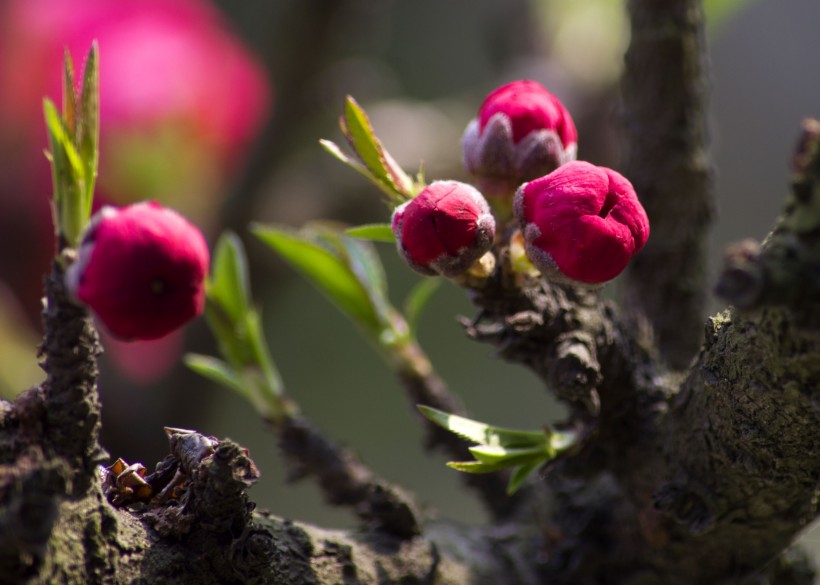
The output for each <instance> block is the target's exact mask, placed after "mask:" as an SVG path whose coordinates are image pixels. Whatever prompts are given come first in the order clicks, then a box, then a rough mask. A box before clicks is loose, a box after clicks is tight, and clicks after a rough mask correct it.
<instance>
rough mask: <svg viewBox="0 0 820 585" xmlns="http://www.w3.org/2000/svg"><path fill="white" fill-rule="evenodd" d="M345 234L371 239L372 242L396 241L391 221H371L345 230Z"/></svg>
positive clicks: (390, 242) (361, 238)
mask: <svg viewBox="0 0 820 585" xmlns="http://www.w3.org/2000/svg"><path fill="white" fill-rule="evenodd" d="M345 234H347V235H348V236H350V237H352V238H358V239H360V240H370V241H371V242H386V243H389V244H395V243H396V235H395V234H394V233H393V228H392V227H391V226H390V224H389V223H369V224H366V225H360V226H356V227H352V228H348V229H346V230H345Z"/></svg>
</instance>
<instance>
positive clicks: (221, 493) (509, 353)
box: [0, 0, 820, 585]
mask: <svg viewBox="0 0 820 585" xmlns="http://www.w3.org/2000/svg"><path fill="white" fill-rule="evenodd" d="M630 10H631V13H632V22H633V25H634V27H635V33H634V35H633V45H632V48H631V49H630V55H629V60H630V68H631V70H632V71H633V73H632V74H631V75H633V76H634V75H636V74H637V72H638V70H639V69H643V68H644V66H643V65H639V64H640V63H644V62H646V71H645V72H646V73H647V77H646V79H647V80H648V81H647V83H649V84H650V85H646V86H644V87H641V88H640V91H639V90H638V87H637V85H632V86H630V83H632V84H634V83H635V79H634V77H633V78H632V80H631V81H630V80H628V81H627V90H626V92H625V97H626V100H627V102H626V105H625V107H626V109H627V120H628V125H631V127H632V130H630V132H631V134H630V136H631V138H632V139H634V140H635V141H636V147H635V149H634V150H633V152H632V155H631V156H632V157H635V156H637V154H636V153H638V152H640V150H641V149H644V150H645V151H646V150H649V151H652V152H651V154H652V155H653V158H652V159H651V160H652V161H654V163H653V165H654V166H656V167H657V169H658V171H657V172H658V173H661V171H663V172H666V173H671V175H668V176H672V177H675V178H676V181H672V182H673V183H675V184H676V185H677V187H679V188H684V190H685V191H686V193H687V194H688V195H689V196H688V197H681V196H680V192H679V191H676V190H673V189H671V188H666V187H664V186H663V185H662V184H661V183H660V182H659V179H658V176H656V175H653V174H652V172H650V171H648V170H646V171H644V174H642V175H641V174H640V173H638V175H636V176H631V177H630V178H632V179H633V180H635V181H636V185H638V190H639V193H643V192H644V191H643V190H642V189H641V185H644V186H645V187H646V192H647V193H648V195H647V196H648V197H649V200H648V201H647V203H648V206H649V207H650V210H653V209H654V211H650V215H651V216H652V221H653V222H654V223H653V235H652V238H653V239H654V241H656V242H657V243H656V244H655V248H654V249H653V248H649V249H648V250H647V252H646V253H645V254H646V257H645V258H644V260H643V264H641V263H638V264H637V265H636V267H635V269H634V270H633V272H632V275H631V280H630V284H629V287H630V293H629V294H630V295H631V296H630V297H629V299H631V300H630V301H629V305H628V314H627V315H626V316H624V315H623V314H622V313H621V312H620V310H619V309H618V308H617V307H616V306H614V305H613V304H612V303H610V302H609V301H605V300H603V299H602V298H601V297H600V296H599V295H598V294H597V293H596V292H591V291H588V290H581V289H574V288H567V287H563V286H558V285H550V284H548V283H545V282H544V281H542V280H536V279H531V278H527V277H523V276H521V275H520V274H517V273H515V272H514V271H513V270H511V267H510V264H511V263H510V261H509V257H508V256H509V250H508V248H507V246H506V244H503V243H502V244H501V245H499V246H498V247H497V248H496V250H495V251H496V254H497V256H498V258H497V262H496V266H497V269H496V271H495V272H494V273H493V275H492V276H491V277H489V278H487V279H485V280H483V281H481V282H480V283H473V284H472V285H471V291H470V293H471V297H472V299H473V301H474V303H475V304H476V305H477V307H478V308H479V309H480V312H479V315H478V316H477V318H476V319H475V320H473V321H470V322H469V323H466V324H465V325H466V327H465V328H466V332H467V334H468V336H470V337H472V338H474V339H475V340H477V341H481V342H486V343H490V344H493V345H494V346H496V347H497V349H498V353H499V355H500V356H502V357H503V358H505V359H508V360H510V361H513V362H515V363H518V364H521V365H522V366H524V367H527V368H530V369H531V370H532V371H533V372H534V373H535V374H536V375H537V376H539V377H540V378H541V379H542V380H543V381H544V384H545V386H546V387H547V388H548V389H549V390H550V391H552V392H554V393H555V394H556V396H558V398H559V399H561V400H563V401H565V402H566V403H567V404H568V405H569V406H570V410H571V412H572V420H571V421H569V422H570V424H573V425H575V426H576V427H578V428H580V429H582V430H583V437H584V439H583V442H582V444H581V445H580V446H579V448H578V449H577V450H576V451H575V452H573V453H571V454H569V455H567V456H565V457H564V458H563V459H561V460H558V461H556V462H554V463H552V464H550V465H549V466H548V468H547V469H546V470H545V473H544V475H543V477H542V478H541V480H540V481H535V482H532V483H531V485H530V486H528V489H527V490H526V491H525V492H524V493H523V494H522V497H520V498H519V500H517V501H516V503H515V506H510V507H509V508H507V507H505V506H499V507H497V509H495V512H496V520H495V521H494V522H493V523H491V524H490V525H489V526H486V527H483V528H473V527H471V528H464V527H459V526H455V525H452V524H448V523H433V522H430V521H428V520H426V519H425V518H424V517H423V516H421V515H420V514H419V512H418V511H417V510H416V508H415V507H414V506H413V505H412V499H411V498H410V497H409V496H407V495H406V494H405V493H404V492H403V490H401V489H400V488H397V487H396V486H391V485H389V484H387V483H386V482H384V481H383V480H382V479H380V478H379V477H378V476H377V475H376V474H375V473H374V472H373V471H371V470H369V469H367V468H366V467H364V465H363V464H362V463H361V462H359V461H358V460H357V459H356V458H355V457H353V455H352V454H350V453H348V452H346V451H344V450H342V449H340V448H338V447H337V446H335V445H334V444H333V442H332V441H330V440H329V439H327V438H326V437H324V436H323V435H322V434H321V432H320V431H319V430H317V429H315V428H314V427H312V426H311V425H310V424H309V423H308V422H307V421H304V420H301V419H294V420H291V421H288V422H287V423H286V424H284V425H282V426H281V427H280V428H278V429H277V432H278V433H279V440H280V445H281V447H282V449H283V451H284V452H285V454H286V455H287V458H288V459H289V460H291V462H292V464H293V468H294V471H295V472H296V473H297V474H300V475H310V476H314V477H315V478H316V479H317V480H318V481H319V483H320V485H321V486H322V488H323V490H324V491H325V493H326V495H327V496H328V499H329V500H331V501H332V502H334V503H336V504H338V505H345V506H350V507H351V508H352V509H353V510H354V511H355V512H356V513H357V515H358V517H359V519H360V520H361V525H360V527H359V529H357V530H354V531H349V532H341V531H329V530H323V529H321V528H317V527H312V526H307V525H304V524H300V523H298V522H293V521H290V520H285V519H281V518H275V517H271V516H268V515H265V514H258V513H254V510H253V508H254V506H253V503H252V502H251V501H250V499H249V498H248V495H247V488H248V487H250V486H251V485H252V484H253V483H254V482H255V481H256V480H257V478H258V474H257V472H256V469H255V466H254V464H253V461H252V459H251V458H250V455H249V454H248V453H247V452H246V451H245V450H244V449H242V447H241V446H239V445H237V444H235V443H233V442H231V441H229V440H221V441H220V440H217V439H214V438H211V437H204V436H202V435H199V434H198V433H195V432H189V431H180V430H174V429H170V430H169V436H170V437H171V445H170V453H169V455H168V457H166V458H165V459H164V460H163V461H161V462H160V463H159V464H158V465H157V467H156V469H155V470H154V471H153V472H152V473H150V474H147V475H146V474H145V473H144V471H138V470H139V467H138V466H136V467H135V466H127V467H126V466H124V465H123V466H122V468H121V467H116V466H112V468H110V469H108V470H104V469H101V468H100V467H98V464H99V463H100V461H101V460H102V459H103V456H104V454H103V452H102V451H101V449H100V447H99V444H98V442H97V434H98V431H99V409H100V404H99V400H98V397H97V392H96V377H97V371H96V364H95V357H96V355H97V354H98V353H99V351H100V350H99V344H98V342H97V338H96V333H95V332H94V329H93V327H92V326H91V323H90V321H89V319H88V317H87V315H86V314H85V311H84V310H83V309H81V308H79V307H77V306H75V305H73V304H72V303H71V302H70V300H69V299H68V298H67V296H66V294H65V290H64V287H63V285H62V264H61V263H59V262H57V263H55V265H54V269H53V272H52V274H51V276H50V277H49V279H48V281H47V287H46V293H47V305H46V308H45V311H44V318H45V322H46V330H47V334H46V338H45V341H44V344H43V347H42V352H43V358H44V360H43V367H44V368H45V370H46V372H47V374H48V377H47V380H46V382H45V383H44V385H43V386H42V387H40V388H32V389H30V390H28V391H26V392H24V393H23V394H21V395H20V397H19V398H18V399H17V400H16V401H15V402H14V403H5V402H0V583H3V584H5V583H43V584H45V583H49V584H71V585H74V584H86V583H88V584H98V583H99V584H109V583H111V584H120V583H122V584H124V583H128V584H131V585H135V584H147V583H152V584H153V583H159V584H164V583H169V584H170V583H173V584H182V585H185V584H194V583H196V584H198V585H209V584H217V583H218V584H223V585H224V584H227V585H232V584H240V583H254V584H257V583H258V584H263V583H270V584H274V583H275V584H281V585H287V584H299V585H304V584H316V585H325V584H331V583H345V584H348V585H354V584H368V585H370V584H380V585H381V584H388V583H397V584H398V583H401V584H403V585H411V584H428V583H436V584H444V585H448V584H453V585H456V584H459V585H463V584H467V585H491V584H492V585H506V584H509V585H513V584H516V585H521V584H523V585H530V584H532V585H535V584H547V583H549V584H551V585H555V584H574V585H585V584H590V585H592V584H628V585H650V584H656V583H657V584H672V585H678V584H680V585H683V584H701V583H710V584H712V583H715V584H721V583H725V584H730V583H743V584H749V585H752V584H754V585H758V584H759V585H764V584H769V585H772V584H782V585H785V584H809V583H811V582H812V580H813V575H814V573H813V568H812V566H811V563H810V561H808V559H807V558H806V557H805V555H803V554H801V553H800V552H799V551H796V550H794V549H790V548H787V547H788V546H789V543H790V542H791V540H792V539H793V538H794V537H795V535H796V534H797V533H798V532H799V531H800V530H801V529H802V528H803V527H804V526H806V525H807V524H808V523H809V522H811V521H812V520H813V519H814V518H815V517H816V516H817V513H818V486H820V463H819V461H820V458H818V453H820V430H818V429H820V305H818V303H817V300H816V299H818V298H820V297H819V296H818V293H820V123H818V122H807V123H806V124H805V126H804V129H803V135H802V139H801V141H800V145H799V147H798V150H797V154H796V157H795V162H794V173H795V174H794V184H793V189H792V194H791V196H790V197H789V199H788V200H787V202H786V206H785V210H784V214H783V216H782V218H781V219H780V221H779V222H778V223H777V225H776V227H775V229H774V231H773V232H772V234H771V235H770V236H769V237H768V238H767V240H766V241H765V242H763V243H762V244H757V243H755V242H744V243H741V244H739V245H737V246H735V247H733V248H732V249H731V250H730V251H729V254H728V256H727V263H726V269H725V271H724V273H723V275H722V276H721V279H720V282H719V285H718V292H719V293H720V294H721V295H722V296H723V297H724V298H726V299H727V300H728V301H730V302H731V303H733V305H734V306H733V307H730V308H729V309H727V310H725V311H723V312H721V313H720V314H718V315H716V316H714V317H712V318H711V319H709V320H708V321H706V324H705V327H704V325H703V322H702V319H701V316H700V311H701V310H702V308H701V300H700V299H701V297H702V295H703V294H705V293H704V292H703V288H702V272H701V271H702V266H703V258H702V255H701V253H702V249H703V239H704V237H705V232H704V224H705V223H706V222H705V220H706V219H707V218H708V216H709V213H710V211H709V210H710V209H711V199H710V194H709V170H708V164H707V163H706V142H705V132H704V128H703V126H702V119H701V115H702V112H703V99H704V98H703V96H704V92H703V85H702V84H703V74H704V73H703V68H702V59H703V45H702V41H701V38H702V34H701V28H702V23H701V21H700V16H699V14H700V13H699V9H698V5H697V3H695V2H693V1H688V0H687V1H684V0H674V1H671V2H654V3H653V2H649V1H647V0H632V2H630ZM646 53H651V55H647V54H646ZM654 60H659V61H665V62H668V64H669V67H670V68H669V69H668V71H667V73H666V77H658V76H656V75H654V74H650V73H651V72H652V71H657V70H658V63H655V62H654ZM664 80H666V81H664ZM658 84H659V85H658ZM630 87H631V89H630ZM677 87H681V88H682V89H681V91H684V92H685V94H686V95H685V96H683V97H681V96H677V99H679V100H680V101H677V102H674V103H671V104H670V103H667V102H666V100H667V99H672V98H673V97H674V96H671V95H670V94H669V92H670V91H672V90H671V89H670V88H677ZM656 90H657V91H656ZM676 92H677V90H674V91H672V93H673V94H674V93H676ZM631 101H634V102H635V104H636V105H635V106H634V107H633V106H631V105H630V103H631ZM655 102H658V103H655ZM687 104H688V105H687ZM660 106H667V107H668V108H669V109H670V110H671V111H669V112H667V115H668V120H667V119H665V120H661V121H660V123H659V124H658V126H659V127H662V128H666V130H665V131H664V133H661V134H657V133H655V131H654V130H652V127H653V126H652V123H656V122H658V120H656V119H654V117H655V114H654V113H655V112H658V111H660V109H659V108H660ZM673 128H677V129H678V130H680V132H672V131H671V129H673ZM637 143H640V144H637ZM664 153H666V154H664ZM648 154H650V153H648V152H647V155H648ZM634 164H637V163H630V165H634ZM646 164H647V163H645V162H644V163H642V166H641V168H644V166H646ZM630 165H628V166H629V168H636V167H634V166H630ZM650 166H652V165H650ZM628 174H629V173H628ZM661 174H662V173H661ZM673 218H675V219H676V221H672V219H673ZM679 224H680V225H679ZM651 241H652V240H650V242H651ZM686 246H694V248H693V249H694V252H692V253H689V254H688V255H687V254H686V253H684V252H682V251H681V250H680V249H679V248H680V247H686ZM690 252H691V250H690ZM699 255H701V256H699ZM693 256H694V258H693ZM665 265H666V266H667V267H669V266H672V267H673V268H674V276H675V278H674V279H673V278H672V271H671V270H661V269H662V268H664V266H665ZM678 278H680V279H682V280H681V282H679V283H677V284H676V282H675V279H678ZM696 289H697V290H696ZM639 293H640V294H639ZM638 296H640V297H641V298H642V299H646V302H647V304H646V307H647V308H646V310H645V314H644V317H640V316H639V318H638V319H635V315H636V313H635V310H636V307H637V305H636V304H635V299H637V298H638ZM669 306H675V307H680V311H679V312H677V313H676V312H674V311H670V310H669V309H668V307H669ZM662 307H667V308H666V309H665V311H666V313H667V315H663V314H661V311H660V308H662ZM671 316H675V318H676V319H683V320H682V321H679V322H678V324H679V326H680V332H681V336H680V339H679V340H675V339H674V332H675V330H674V329H672V328H671V325H670V324H671V323H672V321H671V318H670V317H671ZM642 321H644V322H645V323H647V324H649V326H650V327H651V329H652V330H654V332H655V339H656V340H657V341H658V345H655V344H654V343H653V336H652V335H647V334H646V332H647V329H645V328H643V327H642V326H641V322H642ZM636 325H637V327H636ZM695 330H697V335H695V334H694V333H693V332H694V331H695ZM701 335H703V337H704V340H705V341H704V343H703V345H702V346H701V347H700V350H699V353H697V356H696V360H695V361H694V362H693V364H692V365H691V367H690V368H689V369H688V371H686V372H681V371H679V370H678V368H679V366H680V364H681V363H682V361H681V360H683V358H684V356H686V355H688V354H690V353H693V352H695V350H696V347H695V345H696V341H693V340H696V338H697V337H699V336H701ZM669 366H672V368H674V369H669ZM402 376H403V377H404V378H406V379H405V382H406V383H407V384H408V386H409V387H410V388H409V390H410V393H411V394H412V395H419V396H421V395H424V394H425V393H431V395H438V396H439V399H440V400H443V401H445V400H446V401H449V398H448V397H447V396H446V395H444V394H441V392H443V390H442V388H441V386H440V381H438V380H437V379H436V378H435V377H434V376H433V375H432V373H430V372H427V371H426V370H425V371H422V372H417V373H415V374H414V373H413V372H411V371H410V370H407V371H404V372H402ZM425 379H428V381H427V382H424V380H425ZM424 384H427V385H429V386H430V387H429V388H428V387H425V386H424ZM419 385H421V386H419ZM432 390H436V392H432ZM444 440H445V439H443V438H442V439H441V441H444ZM123 468H124V469H123ZM146 486H147V487H146ZM479 493H481V494H484V497H486V496H487V494H489V493H491V492H490V491H488V490H487V489H484V488H482V489H480V491H479ZM109 501H115V502H117V503H118V507H114V506H113V505H112V504H111V503H109Z"/></svg>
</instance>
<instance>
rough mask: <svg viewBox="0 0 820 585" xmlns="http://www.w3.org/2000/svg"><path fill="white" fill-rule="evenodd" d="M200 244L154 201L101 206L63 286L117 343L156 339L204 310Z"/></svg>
mask: <svg viewBox="0 0 820 585" xmlns="http://www.w3.org/2000/svg"><path fill="white" fill-rule="evenodd" d="M208 264H209V253H208V245H207V244H206V243H205V238H204V237H203V236H202V233H201V232H200V231H199V230H198V229H197V228H196V227H195V226H193V225H192V224H191V223H190V222H188V220H187V219H185V218H184V217H182V216H181V215H180V214H178V213H177V212H176V211H173V210H171V209H167V208H164V207H162V206H161V205H159V204H158V203H155V202H143V203H136V204H134V205H130V206H128V207H123V208H120V209H117V208H114V207H103V208H102V209H101V210H100V211H99V212H97V213H96V214H95V215H94V217H93V218H92V220H91V223H90V224H89V227H88V229H87V230H86V233H85V236H84V237H83V241H82V244H81V246H80V250H79V254H78V258H77V260H76V261H75V262H74V264H72V265H71V266H70V267H69V268H68V270H67V272H66V286H67V287H68V290H69V291H70V292H71V294H72V295H73V296H74V297H75V298H76V299H77V300H78V301H79V302H80V303H82V304H84V305H87V306H88V307H89V308H90V309H91V310H92V311H93V312H94V313H95V314H96V316H97V317H98V318H99V319H100V321H102V322H103V324H104V325H105V327H106V328H107V329H108V331H110V332H111V334H112V335H114V336H115V337H119V338H121V339H130V340H134V339H157V338H159V337H163V336H165V335H167V334H169V333H171V332H172V331H174V330H175V329H177V328H179V327H181V326H182V325H184V324H185V323H187V322H188V321H190V320H191V319H193V318H194V317H196V316H197V315H200V314H201V313H202V311H203V309H204V308H205V283H204V281H205V277H206V275H207V274H208Z"/></svg>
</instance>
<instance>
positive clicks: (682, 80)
mask: <svg viewBox="0 0 820 585" xmlns="http://www.w3.org/2000/svg"><path fill="white" fill-rule="evenodd" d="M629 13H630V23H631V27H632V32H631V35H632V40H631V42H630V47H629V50H628V51H627V53H626V59H625V61H626V70H625V73H624V79H623V83H622V93H623V100H624V108H623V109H624V112H623V134H624V135H623V141H622V142H623V144H624V147H625V155H626V156H625V160H624V174H625V175H626V176H627V177H629V179H630V181H632V183H633V184H634V185H635V189H636V191H637V192H638V193H639V194H640V197H641V201H642V203H643V204H644V206H645V207H646V211H647V214H648V215H649V221H650V225H651V226H652V236H651V237H650V238H649V241H648V242H647V245H646V247H645V248H644V249H643V251H642V252H641V253H640V254H639V255H638V256H637V257H636V258H635V259H634V260H633V262H632V263H631V265H630V267H629V270H628V271H627V278H626V281H625V284H626V294H625V300H626V305H627V307H628V309H629V310H630V312H631V313H632V314H631V318H633V319H634V320H636V321H637V322H638V323H639V324H640V325H642V326H643V327H645V329H646V332H645V333H646V334H648V335H649V336H650V337H654V339H655V342H656V344H657V347H658V350H659V351H660V353H661V355H662V356H663V357H664V358H665V359H666V360H667V362H668V363H669V365H670V366H671V367H673V368H678V369H683V368H685V367H686V366H688V365H689V361H690V360H691V359H692V357H693V356H694V355H695V354H696V353H697V351H698V347H699V346H700V344H701V341H702V340H703V335H702V328H701V322H702V321H703V319H704V317H705V316H706V314H705V308H704V306H705V299H706V273H707V258H706V248H707V244H708V242H707V238H708V234H709V227H710V224H711V218H712V215H713V214H714V193H713V189H712V175H713V169H712V162H711V159H710V157H709V138H708V132H707V122H706V115H707V94H708V64H707V60H706V49H705V40H704V34H703V11H702V9H701V2H700V0H668V1H666V2H657V1H655V0H630V2H629ZM650 88H651V89H650ZM670 307H674V310H670Z"/></svg>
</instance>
